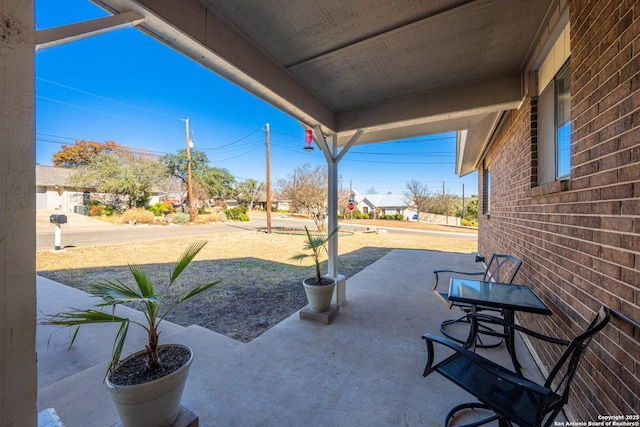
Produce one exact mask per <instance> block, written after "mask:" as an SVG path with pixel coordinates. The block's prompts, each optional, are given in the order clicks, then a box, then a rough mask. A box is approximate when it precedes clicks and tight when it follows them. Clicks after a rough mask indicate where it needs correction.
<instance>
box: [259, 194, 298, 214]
mask: <svg viewBox="0 0 640 427" xmlns="http://www.w3.org/2000/svg"><path fill="white" fill-rule="evenodd" d="M271 206H272V207H273V208H275V209H276V211H288V210H289V208H290V206H289V200H281V199H280V198H279V197H278V195H277V194H275V193H271ZM254 208H255V209H262V210H266V209H267V193H266V192H264V191H260V192H258V196H257V197H256V202H255V204H254Z"/></svg>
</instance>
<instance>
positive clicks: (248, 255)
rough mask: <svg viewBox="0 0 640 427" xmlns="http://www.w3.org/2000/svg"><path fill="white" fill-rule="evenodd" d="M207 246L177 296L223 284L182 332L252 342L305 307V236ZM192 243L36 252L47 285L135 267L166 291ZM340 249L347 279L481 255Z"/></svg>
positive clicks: (447, 242)
mask: <svg viewBox="0 0 640 427" xmlns="http://www.w3.org/2000/svg"><path fill="white" fill-rule="evenodd" d="M447 229H448V228H447ZM453 231H458V229H454V230H453ZM469 232H473V231H471V230H469ZM204 238H205V239H206V240H208V242H209V243H208V244H207V245H206V246H205V247H204V249H203V250H202V251H201V252H200V254H199V255H198V256H197V257H196V258H195V260H194V261H193V262H192V264H191V265H190V266H189V268H188V269H187V270H186V271H185V272H184V273H183V275H182V276H181V280H180V281H179V282H178V283H177V284H176V288H177V289H176V290H175V291H176V292H175V293H176V294H180V293H181V292H179V291H180V290H181V289H182V290H184V289H185V287H187V286H188V285H189V284H201V283H205V282H211V281H213V280H217V279H222V283H221V284H219V285H218V286H217V287H215V288H214V289H213V290H212V291H210V292H209V293H207V294H206V295H200V296H198V297H196V298H194V299H193V300H191V301H189V302H187V304H185V305H183V307H181V309H180V310H179V311H178V310H176V311H175V313H174V314H173V316H172V317H171V318H170V319H169V320H171V321H173V322H176V323H178V324H181V325H184V326H188V325H191V324H193V323H198V324H200V325H202V326H204V327H207V328H209V329H212V330H214V331H217V332H219V333H222V334H225V335H227V336H229V337H231V338H234V339H237V340H240V341H243V342H248V341H250V340H252V339H253V338H255V337H257V336H258V335H260V334H261V333H263V332H264V331H265V330H267V329H269V328H270V327H272V326H274V325H275V324H277V323H278V322H280V321H281V320H283V319H284V318H286V317H288V316H289V315H291V314H292V313H293V312H295V311H297V310H299V309H300V308H302V307H303V306H304V305H306V298H305V296H304V290H303V288H302V284H301V282H302V279H303V278H305V277H309V276H311V275H313V268H312V266H311V264H310V263H307V264H303V265H300V264H299V263H296V262H294V261H291V260H289V258H290V257H291V256H292V255H294V254H295V253H297V252H300V251H301V249H302V246H303V242H304V236H303V235H301V234H281V233H273V234H266V233H262V232H250V231H248V232H246V233H228V234H215V235H210V236H206V237H204ZM193 240H196V239H193ZM193 240H190V241H185V239H176V240H165V241H161V242H144V243H127V244H118V245H109V246H93V247H79V248H69V249H66V250H64V251H39V252H38V253H37V271H38V274H39V275H42V276H44V277H47V278H49V279H52V280H55V281H58V282H61V283H64V284H66V285H69V286H73V287H76V288H79V289H86V287H87V285H88V284H90V283H92V282H94V281H96V280H100V279H105V278H118V279H120V280H123V281H129V280H130V279H129V271H128V267H127V264H128V263H133V264H139V265H142V266H143V267H144V268H145V269H146V270H147V271H148V272H149V273H150V274H151V275H152V276H153V277H157V278H158V282H159V284H164V283H165V279H166V278H167V277H168V275H169V273H168V272H169V270H170V268H171V265H172V263H173V262H175V260H176V259H177V258H178V257H179V255H180V254H181V253H182V251H183V250H184V248H186V246H187V245H188V244H189V243H190V242H192V241H193ZM338 247H339V265H340V268H339V271H340V273H341V274H344V275H345V276H346V277H347V278H349V277H351V276H353V275H354V274H356V273H357V272H358V271H360V270H362V269H364V268H365V267H367V266H368V265H370V264H372V263H373V262H375V261H376V260H378V259H379V258H381V257H382V256H384V255H385V254H386V253H388V252H389V251H391V250H393V249H428V250H439V251H450V252H462V253H469V252H473V251H476V250H477V243H476V242H475V241H473V240H464V239H460V238H456V237H446V238H445V237H437V236H435V237H433V236H428V235H403V234H391V233H384V234H376V233H363V232H357V233H354V234H348V233H341V235H340V238H339V244H338ZM323 268H324V269H326V262H325V263H323ZM325 271H326V270H325Z"/></svg>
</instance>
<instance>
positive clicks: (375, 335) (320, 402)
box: [37, 250, 540, 427]
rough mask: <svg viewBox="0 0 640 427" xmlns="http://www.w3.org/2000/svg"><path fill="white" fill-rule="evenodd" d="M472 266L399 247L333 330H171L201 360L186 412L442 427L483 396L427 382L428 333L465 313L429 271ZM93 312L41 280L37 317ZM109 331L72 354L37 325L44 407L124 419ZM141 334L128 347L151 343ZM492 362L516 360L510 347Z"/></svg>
mask: <svg viewBox="0 0 640 427" xmlns="http://www.w3.org/2000/svg"><path fill="white" fill-rule="evenodd" d="M473 266H474V262H473V255H472V254H466V255H461V254H453V253H444V252H436V251H420V250H395V251H392V252H390V253H389V254H387V255H386V256H385V257H383V258H381V259H380V260H378V261H377V262H376V263H374V264H372V265H371V266H369V267H367V268H366V269H365V270H363V271H361V272H360V273H358V274H357V275H355V276H353V277H352V278H350V279H349V280H348V281H347V300H348V302H347V304H345V305H344V306H342V307H340V313H339V314H338V317H337V318H336V319H335V320H334V321H333V323H332V324H330V325H328V326H327V325H322V324H318V323H314V322H309V321H304V320H300V319H299V316H298V313H294V314H293V315H291V316H290V317H289V318H287V319H286V320H284V321H283V322H281V323H280V324H278V325H277V326H275V327H273V328H272V329H270V330H269V331H267V332H265V333H264V334H262V335H261V336H260V337H258V338H256V339H255V340H253V341H252V342H250V343H247V344H243V343H241V342H238V341H235V340H232V339H230V338H227V337H226V336H223V335H221V334H218V333H215V332H212V331H210V330H208V329H205V328H202V327H200V326H197V325H194V326H190V327H187V328H183V327H180V326H177V325H172V324H168V323H167V324H165V325H164V326H165V327H164V333H163V335H162V336H161V342H162V343H171V342H177V343H183V344H187V345H189V346H191V347H192V348H193V350H194V353H195V360H194V363H193V365H192V368H191V373H190V376H189V380H188V382H187V385H186V389H185V394H184V397H183V405H184V406H185V407H187V408H188V409H190V410H191V411H192V412H194V413H195V414H196V415H198V416H199V422H200V424H199V425H200V426H207V427H208V426H316V425H328V426H329V425H331V426H400V425H402V426H441V425H442V423H443V421H444V417H445V415H446V413H447V412H448V411H449V410H450V409H451V407H453V406H454V405H456V404H458V403H463V402H471V401H474V399H473V397H471V396H470V395H468V394H467V393H466V392H464V391H462V390H461V389H460V388H458V387H457V386H455V385H453V384H452V383H451V382H449V381H447V380H445V379H444V378H442V377H441V376H440V375H437V374H433V375H430V376H428V377H427V378H423V377H422V371H423V369H424V365H425V363H426V350H425V345H424V342H423V340H422V339H421V336H422V334H424V333H433V334H437V333H438V325H439V324H440V322H441V321H442V320H444V319H448V318H452V317H454V316H456V315H458V314H459V312H458V310H449V309H447V308H446V307H445V306H444V305H443V304H441V303H440V302H438V301H437V299H436V298H435V296H433V294H432V293H431V286H432V282H433V273H432V271H433V270H434V269H436V268H456V269H464V270H469V268H471V267H473ZM475 267H476V268H477V267H478V266H477V265H476V266H475ZM88 304H90V303H89V301H88V297H87V295H86V294H84V293H83V292H80V291H77V290H75V289H71V288H69V287H66V286H63V285H61V284H58V283H56V282H52V281H50V280H47V279H44V278H41V277H38V309H39V312H40V313H45V314H49V313H54V312H58V311H62V310H64V309H66V308H68V307H71V306H73V307H75V308H82V307H85V306H87V305H88ZM100 328H102V326H100ZM100 328H92V327H87V328H85V330H83V331H80V334H79V336H78V339H77V342H76V344H74V348H73V349H72V350H71V351H69V352H68V353H67V346H68V343H69V334H68V332H67V331H64V330H63V331H60V332H57V333H55V334H53V335H52V336H51V332H52V331H54V330H56V329H55V328H53V327H45V326H38V331H37V341H38V342H37V350H38V385H39V395H38V410H42V409H45V408H50V407H51V408H54V409H55V410H56V412H57V414H58V415H59V416H60V419H61V420H62V422H63V423H64V424H65V426H67V427H76V426H77V427H90V426H100V427H105V426H111V425H113V424H115V423H116V422H117V420H118V419H117V415H116V412H115V409H114V407H113V404H112V403H111V401H110V398H109V396H108V392H107V390H106V387H105V386H104V385H103V384H102V378H103V376H104V372H105V369H106V361H107V359H108V357H109V355H110V351H111V344H112V337H113V335H112V334H110V333H109V332H110V331H108V329H109V328H111V326H110V325H105V327H104V328H102V329H100ZM139 332H140V331H135V330H132V331H131V332H130V333H136V334H138V333H139ZM136 337H138V335H132V336H131V337H130V339H129V343H130V344H131V343H134V342H136V343H140V342H141V341H142V340H143V339H144V337H143V336H142V334H140V335H139V338H140V340H138V339H137V338H136ZM137 347H140V345H137ZM517 348H518V354H519V358H520V361H521V363H522V364H523V366H524V368H523V370H524V372H525V375H527V376H530V377H534V378H540V373H539V371H538V369H537V367H536V366H535V364H534V363H533V360H532V358H531V357H530V354H529V352H528V351H527V349H526V348H525V347H524V345H523V343H522V342H521V341H520V340H518V343H517ZM137 349H138V348H133V347H132V348H128V349H126V350H125V353H129V352H131V351H133V350H137ZM486 354H487V355H489V357H491V358H492V359H493V360H496V361H498V362H499V363H504V364H505V365H506V366H509V364H510V362H509V358H508V355H507V353H506V350H505V349H504V347H502V348H499V349H494V350H487V351H486Z"/></svg>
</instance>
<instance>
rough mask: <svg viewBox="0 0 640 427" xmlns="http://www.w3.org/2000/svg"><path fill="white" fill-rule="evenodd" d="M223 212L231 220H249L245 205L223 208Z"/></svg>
mask: <svg viewBox="0 0 640 427" xmlns="http://www.w3.org/2000/svg"><path fill="white" fill-rule="evenodd" d="M224 213H225V215H226V216H227V219H229V220H231V221H249V215H247V207H246V206H240V207H238V208H230V209H225V210H224Z"/></svg>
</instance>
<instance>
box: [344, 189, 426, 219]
mask: <svg viewBox="0 0 640 427" xmlns="http://www.w3.org/2000/svg"><path fill="white" fill-rule="evenodd" d="M355 201H356V203H357V204H356V207H357V208H358V210H359V211H360V212H362V213H366V214H369V215H373V213H374V212H375V216H376V217H379V216H380V215H396V214H402V216H403V217H404V218H405V219H412V218H413V215H414V214H415V213H416V212H415V211H414V210H412V209H410V208H409V207H408V206H407V201H406V197H405V196H404V195H402V194H364V195H357V197H356V198H355Z"/></svg>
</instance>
